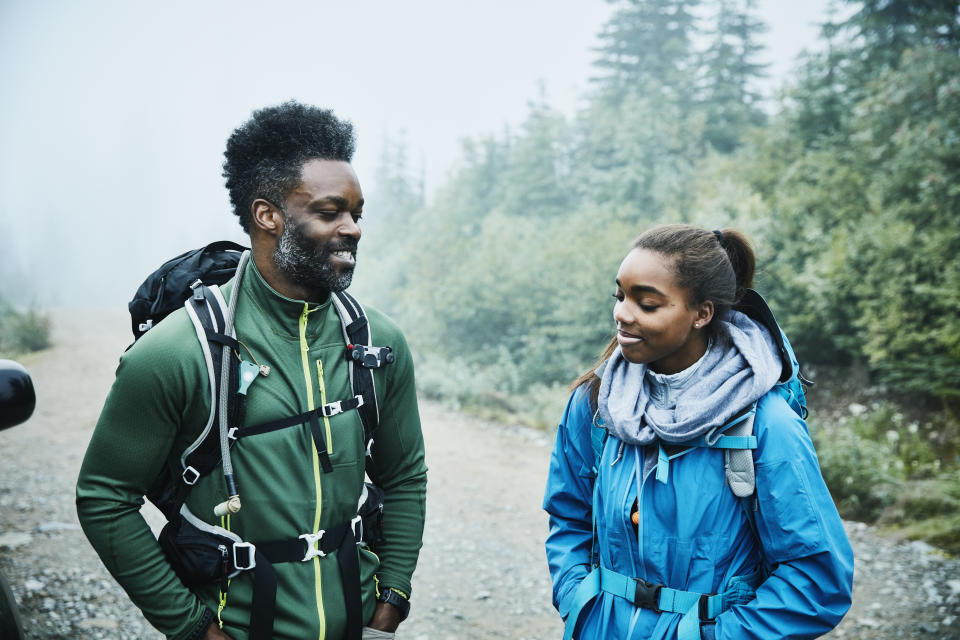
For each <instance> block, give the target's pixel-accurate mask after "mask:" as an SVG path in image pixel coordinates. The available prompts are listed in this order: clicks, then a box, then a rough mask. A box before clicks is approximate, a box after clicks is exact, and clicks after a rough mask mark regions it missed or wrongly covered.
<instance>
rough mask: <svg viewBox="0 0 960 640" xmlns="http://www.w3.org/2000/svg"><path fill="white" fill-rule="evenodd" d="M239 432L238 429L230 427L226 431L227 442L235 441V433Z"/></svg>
mask: <svg viewBox="0 0 960 640" xmlns="http://www.w3.org/2000/svg"><path fill="white" fill-rule="evenodd" d="M239 430H240V429H239V428H238V427H230V428H229V429H228V430H227V439H228V440H236V439H237V431H239Z"/></svg>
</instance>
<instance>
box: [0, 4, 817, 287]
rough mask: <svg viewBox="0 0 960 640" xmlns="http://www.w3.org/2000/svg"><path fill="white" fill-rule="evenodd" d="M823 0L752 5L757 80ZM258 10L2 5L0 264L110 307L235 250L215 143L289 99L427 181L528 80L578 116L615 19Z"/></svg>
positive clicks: (588, 7)
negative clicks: (401, 142)
mask: <svg viewBox="0 0 960 640" xmlns="http://www.w3.org/2000/svg"><path fill="white" fill-rule="evenodd" d="M826 4H827V0H810V1H807V2H793V1H790V0H760V2H759V7H760V12H761V17H762V18H763V19H764V20H765V21H767V22H768V23H769V24H770V27H771V28H770V31H769V32H768V33H767V35H766V36H765V44H766V45H767V47H768V50H767V53H766V61H767V62H769V63H770V65H771V66H770V78H769V80H768V85H767V87H768V89H769V90H771V91H773V90H774V88H776V87H779V86H781V85H782V83H783V82H784V80H785V79H787V77H788V75H789V71H790V69H791V67H792V64H793V62H794V60H795V57H796V55H797V53H798V52H799V51H800V50H801V49H802V48H804V47H811V46H813V45H814V41H815V39H816V35H817V29H816V26H815V23H816V22H817V21H819V20H822V19H823V16H824V10H825V9H824V7H825V5H826ZM267 6H268V5H267V3H262V2H250V1H238V0H220V1H209V2H203V1H199V0H195V1H192V2H183V1H171V0H166V1H164V2H122V1H119V0H117V1H113V2H104V1H96V0H87V1H84V2H74V1H66V0H63V1H54V0H48V1H42V2H41V1H35V0H0V193H2V194H3V197H2V198H0V261H3V262H2V263H0V274H4V273H6V274H10V273H12V272H17V273H22V274H25V275H28V276H29V277H30V278H31V280H34V281H35V282H34V286H33V287H32V288H31V293H30V294H29V295H28V297H32V298H33V299H35V300H36V301H38V302H41V303H70V304H76V303H77V301H80V300H86V301H88V302H90V303H92V304H106V303H109V304H122V303H123V302H125V301H126V300H127V299H129V298H130V296H131V295H132V293H133V290H134V289H136V286H137V285H138V284H139V282H140V281H141V280H142V279H143V277H144V276H145V275H146V274H147V273H148V272H149V271H150V270H152V269H153V268H154V267H155V266H157V265H159V264H160V263H161V262H163V261H164V260H165V259H166V258H168V257H170V256H172V255H174V254H176V253H179V252H181V251H183V250H186V249H188V248H192V247H196V246H200V245H203V244H205V243H207V242H209V241H211V240H214V239H219V238H224V237H230V238H233V239H236V240H241V241H242V240H243V239H244V236H242V234H241V232H240V230H239V226H238V225H237V224H236V222H235V218H234V217H233V216H231V215H230V213H229V204H228V199H227V194H226V190H225V189H224V187H223V179H222V178H221V176H220V164H221V161H222V155H221V154H222V152H223V146H224V142H225V140H226V138H227V136H228V135H229V133H230V131H231V130H232V129H233V128H234V127H236V126H237V125H238V124H239V123H241V122H242V121H243V120H245V119H246V118H247V117H248V116H249V114H250V112H251V111H252V110H253V109H255V108H258V107H261V106H264V105H268V104H275V103H278V102H282V101H284V100H286V99H289V98H296V99H298V100H301V101H304V102H310V103H315V104H318V105H322V106H329V107H332V108H333V109H334V110H335V111H336V112H337V113H338V115H340V116H342V117H346V118H348V119H350V120H352V121H353V122H354V124H355V125H356V127H357V130H358V132H359V149H358V153H357V157H356V161H355V165H356V168H357V172H358V174H359V177H360V181H361V185H364V186H365V187H367V189H368V191H369V190H370V186H371V185H370V181H371V177H372V173H373V172H372V169H373V166H374V164H375V162H376V158H377V155H378V153H379V150H380V147H381V144H382V140H383V137H384V136H385V135H390V136H392V137H398V136H401V135H402V136H403V138H404V139H405V140H406V141H407V143H408V145H409V147H410V150H411V155H413V156H414V158H415V159H416V160H418V161H419V160H421V159H422V161H423V163H424V171H425V174H426V177H427V187H428V191H429V190H431V189H433V188H435V187H436V186H437V184H438V183H440V182H441V181H442V180H443V176H444V175H445V173H446V171H447V170H448V169H449V167H450V166H451V164H452V163H453V162H454V161H455V160H456V158H457V154H458V151H459V141H460V140H461V139H462V138H464V137H466V136H474V135H478V134H483V133H490V132H497V131H500V130H502V128H503V127H504V125H506V124H513V125H516V124H517V123H519V122H521V121H522V120H523V117H524V115H525V113H526V107H527V103H528V101H529V100H530V99H532V98H535V97H536V96H537V95H538V87H539V84H540V82H541V81H542V82H544V83H545V84H546V88H547V94H548V97H549V98H550V100H551V102H552V103H553V104H555V105H556V106H557V107H559V108H560V109H562V110H563V111H565V112H567V113H573V112H574V111H575V109H576V105H577V98H578V96H582V94H583V92H584V90H585V89H586V87H587V78H588V77H589V76H590V62H591V60H592V59H593V54H592V52H591V50H590V48H591V46H593V44H594V42H595V34H596V33H597V31H598V30H599V28H600V26H601V25H602V24H603V22H604V21H605V20H606V18H607V17H608V16H609V13H610V6H609V5H608V4H607V3H605V2H603V1H602V0H570V1H568V2H558V1H557V0H512V1H510V2H507V1H502V0H485V1H484V2H467V1H461V0H404V1H401V2H396V1H394V2H390V1H387V0H368V1H364V2H360V1H357V2H338V3H333V2H327V1H314V2H289V1H287V2H272V3H270V4H269V8H267ZM367 214H368V215H369V216H374V215H376V202H375V201H374V202H370V203H369V206H368V207H367ZM7 277H8V278H9V276H7ZM18 280H19V278H18ZM54 282H56V283H57V285H58V286H53V284H54ZM15 284H18V283H13V282H0V292H4V291H6V292H8V295H9V294H10V292H13V291H14V290H15V289H17V288H18V287H15V286H13V285H15ZM21 289H22V288H21ZM17 297H18V298H19V299H20V300H21V301H23V300H24V295H23V292H22V290H21V291H19V292H17Z"/></svg>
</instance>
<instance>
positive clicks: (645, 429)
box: [544, 225, 853, 640]
mask: <svg viewBox="0 0 960 640" xmlns="http://www.w3.org/2000/svg"><path fill="white" fill-rule="evenodd" d="M753 270H754V256H753V251H752V250H751V248H750V245H749V243H748V242H747V240H746V239H745V238H744V237H743V236H742V235H741V234H740V233H738V232H736V231H733V230H729V229H727V230H724V231H722V232H720V231H713V232H710V231H706V230H703V229H698V228H696V227H691V226H686V225H667V226H661V227H657V228H654V229H651V230H650V231H647V232H646V233H644V234H643V235H641V236H640V237H639V238H638V239H637V241H636V242H635V243H634V245H633V248H632V249H631V251H630V252H629V253H628V254H627V256H626V258H624V260H623V262H622V264H621V265H620V270H619V271H618V273H617V278H616V288H615V293H614V297H615V298H616V302H615V304H614V307H613V318H614V320H615V322H616V325H617V335H616V338H615V339H614V340H612V341H611V343H610V344H609V345H608V347H607V349H606V350H605V351H604V353H603V356H602V358H601V363H602V364H600V365H599V366H598V367H597V368H596V369H593V370H591V371H589V372H587V373H585V374H584V375H583V376H581V377H580V378H579V379H578V380H577V381H576V382H575V383H574V384H575V390H574V392H573V394H572V396H571V398H570V401H569V402H568V404H567V408H566V412H565V413H564V416H563V421H562V423H561V424H560V427H559V430H558V432H557V439H556V444H555V445H554V449H553V455H552V458H551V461H550V473H549V478H548V480H547V489H546V497H545V498H544V508H545V509H546V510H547V512H548V513H549V514H550V534H549V537H548V539H547V545H546V547H547V559H548V561H549V564H550V573H551V576H552V579H553V601H554V606H556V607H557V609H558V610H559V612H560V614H561V616H563V618H564V619H565V620H566V632H565V637H566V638H570V637H576V638H581V639H584V640H593V639H603V640H606V639H608V638H618V639H619V638H624V639H627V638H630V639H638V640H639V639H643V640H651V639H652V640H659V639H661V638H671V639H672V638H678V639H679V640H696V639H698V638H710V639H712V638H716V639H718V640H719V639H727V638H738V639H741V638H763V639H767V638H769V639H771V640H772V639H774V638H776V639H778V640H779V639H782V638H791V639H799V638H815V637H818V636H820V635H822V634H824V633H826V632H827V631H829V630H830V629H832V628H833V627H834V626H836V624H837V623H838V622H839V621H840V619H841V618H842V617H843V615H844V614H845V613H846V611H847V609H848V608H849V606H850V596H851V587H852V578H853V551H852V550H851V548H850V544H849V542H848V540H847V538H846V535H845V533H844V530H843V525H842V523H841V521H840V517H839V515H838V514H837V510H836V508H835V506H834V504H833V501H832V500H831V498H830V494H829V493H828V491H827V488H826V486H825V485H824V482H823V479H822V477H821V475H820V468H819V465H818V463H817V457H816V454H815V453H814V450H813V445H812V443H811V441H810V436H809V434H808V433H807V427H806V424H805V423H804V421H803V417H802V416H803V414H805V413H806V410H805V407H804V406H803V404H804V399H803V391H802V388H801V386H800V383H799V373H798V371H797V364H796V360H795V358H794V357H793V352H792V350H791V348H790V345H789V344H788V343H787V341H786V339H785V337H784V335H783V333H782V332H781V331H780V329H779V328H778V326H777V324H776V322H775V320H774V318H773V314H772V313H771V312H770V310H769V308H768V307H767V306H766V303H764V301H763V299H762V298H761V297H760V296H759V295H758V294H757V293H756V292H754V291H752V290H751V289H750V288H749V287H751V286H752V279H753Z"/></svg>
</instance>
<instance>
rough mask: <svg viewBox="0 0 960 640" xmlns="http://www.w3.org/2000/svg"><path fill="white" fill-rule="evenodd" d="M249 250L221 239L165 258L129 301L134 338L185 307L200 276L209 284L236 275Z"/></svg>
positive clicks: (220, 283)
mask: <svg viewBox="0 0 960 640" xmlns="http://www.w3.org/2000/svg"><path fill="white" fill-rule="evenodd" d="M246 250H247V248H246V247H244V246H242V245H239V244H237V243H236V242H230V241H229V240H221V241H219V242H211V243H210V244H208V245H207V246H205V247H202V248H200V249H193V250H192V251H186V252H184V253H181V254H180V255H178V256H177V257H176V258H171V259H170V260H167V261H166V262H164V263H163V264H162V265H161V266H160V268H159V269H157V270H156V271H154V272H153V273H151V274H150V275H149V276H147V279H146V280H144V281H143V284H141V285H140V288H139V289H137V292H136V293H135V294H133V300H131V301H130V303H129V304H128V305H127V308H128V309H130V320H131V324H132V328H133V339H134V340H138V339H140V336H142V335H143V334H145V333H146V332H147V331H149V330H150V329H151V328H152V327H153V325H155V324H156V323H158V322H160V321H161V320H162V319H164V318H165V317H167V316H168V315H170V313H172V312H174V311H176V310H177V309H179V308H180V307H182V306H183V303H184V301H185V300H186V299H187V298H188V297H189V296H190V294H191V293H193V289H191V288H190V285H192V284H193V283H194V282H196V281H197V280H198V279H199V280H201V281H202V282H203V284H205V285H207V286H210V285H217V286H220V285H223V284H224V283H226V282H227V281H228V280H229V279H230V278H232V277H233V274H234V273H235V272H236V270H237V264H238V263H239V262H240V256H241V254H242V253H243V252H244V251H246Z"/></svg>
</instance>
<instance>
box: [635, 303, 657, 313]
mask: <svg viewBox="0 0 960 640" xmlns="http://www.w3.org/2000/svg"><path fill="white" fill-rule="evenodd" d="M640 308H641V309H643V310H644V311H646V312H650V311H656V310H657V309H658V308H660V305H656V304H642V305H640Z"/></svg>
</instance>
